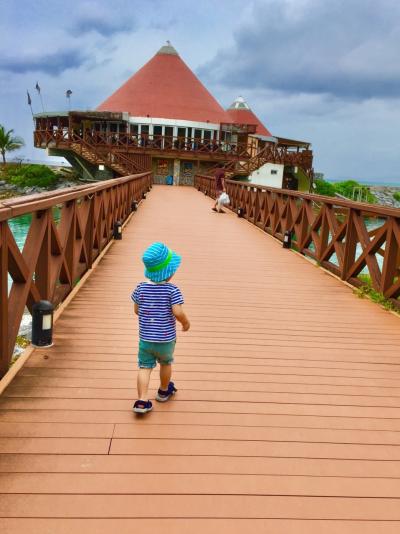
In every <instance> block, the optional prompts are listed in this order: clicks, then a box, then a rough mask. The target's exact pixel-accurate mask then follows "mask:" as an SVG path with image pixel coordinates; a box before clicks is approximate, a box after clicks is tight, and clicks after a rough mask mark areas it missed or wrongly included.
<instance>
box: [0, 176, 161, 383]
mask: <svg viewBox="0 0 400 534" xmlns="http://www.w3.org/2000/svg"><path fill="white" fill-rule="evenodd" d="M151 183H152V175H151V173H144V174H139V175H134V176H127V177H124V178H117V179H114V180H107V181H104V182H98V183H96V184H95V185H91V186H87V185H82V186H80V187H75V188H72V189H62V190H59V191H53V192H48V193H44V194H41V195H32V196H29V197H19V198H16V199H11V200H8V201H3V202H2V203H0V376H1V375H2V374H4V373H5V372H6V371H7V369H8V367H9V363H10V358H11V356H12V353H13V350H14V345H15V340H16V337H17V335H18V330H19V327H20V323H21V319H22V317H23V314H24V310H25V309H26V308H28V310H29V311H31V310H32V305H33V304H34V303H35V302H37V301H38V300H41V299H44V300H49V301H51V302H52V303H53V304H54V305H55V306H57V305H58V304H59V303H60V302H62V301H63V299H65V297H66V296H67V295H68V294H69V293H70V292H71V290H72V289H73V287H74V285H76V282H77V281H78V280H79V278H80V277H81V276H82V275H83V274H84V273H85V272H86V271H88V270H89V269H90V268H91V267H92V263H93V261H94V260H95V259H96V257H97V256H98V255H99V254H100V253H101V252H102V250H103V249H104V247H105V246H106V245H107V243H109V242H110V241H111V239H112V236H113V225H114V222H115V221H117V220H119V221H124V220H125V219H126V218H127V217H128V215H129V214H130V213H131V211H132V204H133V201H136V202H139V201H140V200H141V199H142V198H143V196H144V194H145V193H146V192H147V191H148V190H149V189H150V187H151ZM54 208H56V209H57V212H58V214H59V217H57V219H56V218H55V217H54ZM25 214H31V217H32V219H31V223H30V227H29V231H28V234H27V237H26V241H25V245H24V247H23V249H22V251H20V249H19V248H18V246H17V243H16V241H15V238H14V235H13V233H12V231H11V229H10V225H9V221H10V219H12V218H14V217H18V216H20V215H25ZM56 221H59V222H56ZM8 275H9V276H10V277H11V280H12V284H11V288H9V287H8Z"/></svg>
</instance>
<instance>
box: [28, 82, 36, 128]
mask: <svg viewBox="0 0 400 534" xmlns="http://www.w3.org/2000/svg"><path fill="white" fill-rule="evenodd" d="M26 94H27V96H28V106H29V107H30V108H31V113H32V120H33V122H35V119H34V118H33V109H32V99H31V95H30V94H29V91H28V90H27V91H26Z"/></svg>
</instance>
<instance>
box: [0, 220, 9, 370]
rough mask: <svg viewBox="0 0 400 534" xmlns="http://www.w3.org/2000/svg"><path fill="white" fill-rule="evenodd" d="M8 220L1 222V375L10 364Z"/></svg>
mask: <svg viewBox="0 0 400 534" xmlns="http://www.w3.org/2000/svg"><path fill="white" fill-rule="evenodd" d="M7 225H8V223H7V221H2V222H0V377H1V376H3V375H4V374H5V373H6V372H7V370H8V366H9V356H10V355H9V352H8V244H7Z"/></svg>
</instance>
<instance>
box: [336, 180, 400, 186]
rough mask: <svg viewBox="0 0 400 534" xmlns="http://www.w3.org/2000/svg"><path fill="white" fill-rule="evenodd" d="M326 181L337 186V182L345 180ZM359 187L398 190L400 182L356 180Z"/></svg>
mask: <svg viewBox="0 0 400 534" xmlns="http://www.w3.org/2000/svg"><path fill="white" fill-rule="evenodd" d="M326 181H327V182H329V183H331V184H337V183H338V182H343V181H345V180H331V179H328V178H326ZM356 181H357V182H358V183H359V184H361V185H366V186H368V187H399V188H400V180H399V181H398V182H377V181H375V182H374V181H370V180H356Z"/></svg>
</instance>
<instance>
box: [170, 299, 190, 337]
mask: <svg viewBox="0 0 400 534" xmlns="http://www.w3.org/2000/svg"><path fill="white" fill-rule="evenodd" d="M172 313H173V314H174V315H175V317H176V319H177V321H179V322H180V323H181V324H182V330H183V331H184V332H187V330H189V328H190V322H189V319H188V318H187V317H186V314H185V312H184V311H183V308H182V304H174V305H173V306H172Z"/></svg>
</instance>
